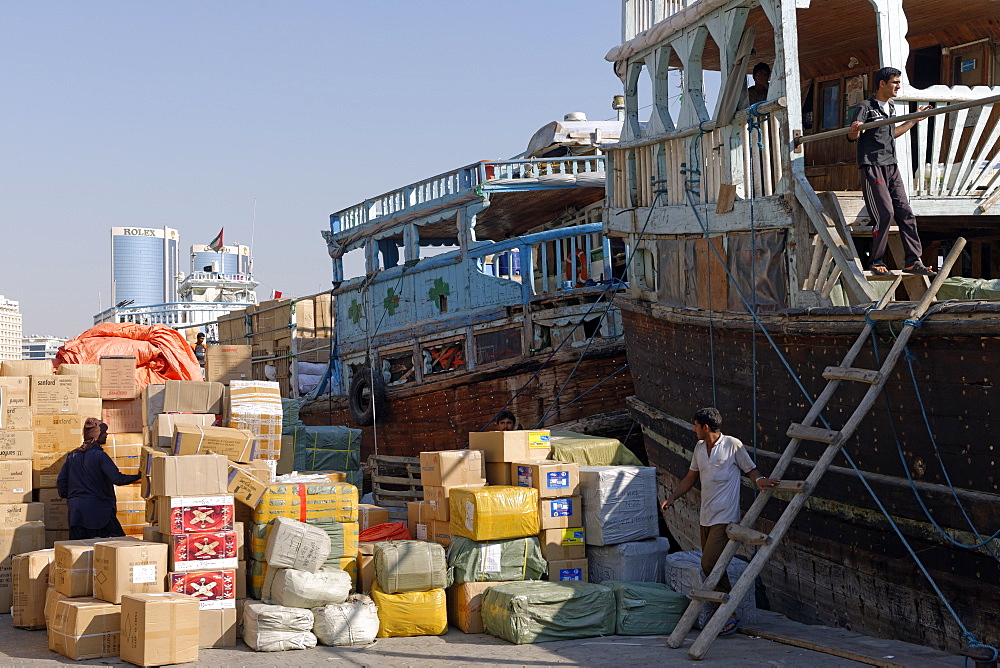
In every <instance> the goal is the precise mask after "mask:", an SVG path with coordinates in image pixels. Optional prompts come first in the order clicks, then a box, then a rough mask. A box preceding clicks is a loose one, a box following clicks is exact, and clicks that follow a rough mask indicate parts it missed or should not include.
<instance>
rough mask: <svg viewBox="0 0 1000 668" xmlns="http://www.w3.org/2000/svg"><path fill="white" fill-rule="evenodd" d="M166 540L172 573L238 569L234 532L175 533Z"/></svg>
mask: <svg viewBox="0 0 1000 668" xmlns="http://www.w3.org/2000/svg"><path fill="white" fill-rule="evenodd" d="M161 529H162V527H161ZM167 541H168V542H167V545H168V546H169V547H170V551H169V558H170V561H169V566H170V571H171V572H177V573H188V572H191V571H204V570H219V569H234V570H235V569H236V567H237V561H238V559H237V558H236V554H237V536H236V532H235V531H215V532H205V533H186V534H179V535H178V534H175V535H172V536H170V537H169V538H168V539H167Z"/></svg>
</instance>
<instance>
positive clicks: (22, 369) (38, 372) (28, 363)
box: [0, 360, 53, 376]
mask: <svg viewBox="0 0 1000 668" xmlns="http://www.w3.org/2000/svg"><path fill="white" fill-rule="evenodd" d="M52 372H53V368H52V362H50V361H49V360H4V361H3V362H0V376H44V375H47V374H51V373H52Z"/></svg>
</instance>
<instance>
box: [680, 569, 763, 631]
mask: <svg viewBox="0 0 1000 668" xmlns="http://www.w3.org/2000/svg"><path fill="white" fill-rule="evenodd" d="M746 567H747V562H745V561H742V560H740V559H733V560H732V561H730V562H729V566H728V568H726V575H728V576H729V582H730V583H731V584H735V582H736V581H737V580H739V579H740V575H742V574H743V571H744V570H745V569H746ZM663 579H664V582H665V583H666V585H667V586H668V587H670V588H671V589H673V590H674V591H676V592H680V593H681V594H684V595H685V596H689V595H690V594H691V592H692V591H693V590H695V589H702V582H703V581H704V579H705V575H704V573H702V570H701V552H700V551H698V550H691V551H689V552H674V553H673V554H668V555H667V556H666V557H664V558H663ZM714 612H715V606H702V610H701V614H699V615H698V620H697V621H696V622H695V628H698V629H700V628H702V627H703V626H705V624H707V623H708V620H709V619H710V618H711V617H712V613H714ZM734 614H735V615H736V616H737V617H739V618H740V620H741V621H742V622H743V624H744V625H746V624H753V623H754V622H756V621H757V599H756V596H755V594H754V591H753V589H750V591H748V592H747V593H746V595H745V596H744V597H743V600H742V601H740V604H739V606H737V608H736V612H735V613H734Z"/></svg>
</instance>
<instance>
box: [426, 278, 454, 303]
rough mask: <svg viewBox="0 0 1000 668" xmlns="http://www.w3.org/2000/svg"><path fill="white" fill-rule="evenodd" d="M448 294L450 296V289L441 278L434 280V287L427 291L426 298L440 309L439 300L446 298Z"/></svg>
mask: <svg viewBox="0 0 1000 668" xmlns="http://www.w3.org/2000/svg"><path fill="white" fill-rule="evenodd" d="M449 294H451V287H450V286H449V285H448V284H447V283H445V281H444V279H443V278H440V277H438V278H435V279H434V287H432V288H431V289H430V290H428V291H427V298H428V299H430V300H431V301H432V302H434V303H435V304H437V305H438V307H439V308H440V306H441V304H440V301H441V300H440V298H441V297H447V296H448V295H449Z"/></svg>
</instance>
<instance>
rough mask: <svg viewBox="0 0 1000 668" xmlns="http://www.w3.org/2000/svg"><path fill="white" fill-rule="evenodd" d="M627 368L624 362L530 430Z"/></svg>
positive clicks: (536, 427) (548, 414)
mask: <svg viewBox="0 0 1000 668" xmlns="http://www.w3.org/2000/svg"><path fill="white" fill-rule="evenodd" d="M627 368H628V362H626V363H625V364H623V365H621V366H620V367H618V368H617V369H615V370H614V371H612V372H611V373H609V374H608V375H607V376H605V377H604V378H602V379H601V380H599V381H597V383H595V384H594V385H592V386H591V387H590V389H588V390H586V391H585V392H583V393H581V394H579V395H577V396H576V397H575V398H573V400H572V401H570V402H568V403H567V404H565V405H564V406H562V407H561V408H560V409H559V410H557V411H555V412H553V413H547V414H546V415H545V417H543V418H542V419H541V420H539V421H538V424H536V425H535V426H534V427H532V429H538V425H540V424H542V423H543V422H545V421H546V420H548V419H549V418H551V417H555V416H557V415H559V414H560V413H562V412H563V411H564V410H566V409H567V408H569V407H570V406H571V405H573V404H574V403H576V402H577V400H578V399H583V398H584V397H585V396H587V395H588V394H590V393H591V392H592V391H594V390H596V389H597V388H598V387H600V386H601V385H603V384H604V382H605V381H608V380H611V379H612V378H614V377H615V376H617V375H618V374H620V373H621V372H622V371H624V370H625V369H627Z"/></svg>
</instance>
